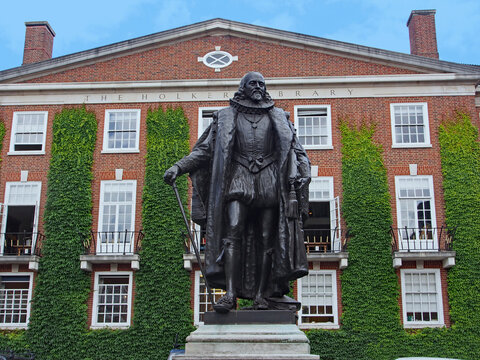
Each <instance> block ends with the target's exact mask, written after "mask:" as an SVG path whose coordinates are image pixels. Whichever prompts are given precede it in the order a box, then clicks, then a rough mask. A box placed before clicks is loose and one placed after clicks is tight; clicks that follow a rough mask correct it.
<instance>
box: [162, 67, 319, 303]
mask: <svg viewBox="0 0 480 360" xmlns="http://www.w3.org/2000/svg"><path fill="white" fill-rule="evenodd" d="M184 173H190V177H191V178H192V184H193V188H194V194H193V199H192V210H193V211H192V219H193V221H195V222H196V223H199V224H200V225H201V226H202V227H203V228H205V229H206V248H205V263H206V277H207V280H208V282H209V285H210V286H211V287H216V288H222V289H225V290H226V294H225V295H224V296H223V297H222V298H220V299H219V301H217V303H216V304H215V305H214V308H215V310H216V311H217V312H228V311H230V310H231V309H235V307H236V301H237V298H238V297H240V298H246V299H253V308H254V309H272V308H281V306H277V305H275V304H282V303H283V304H284V303H285V301H286V302H287V303H288V300H285V299H288V298H287V297H286V296H284V295H285V294H287V293H288V292H289V281H290V280H294V279H297V278H299V277H302V276H304V275H306V274H307V273H308V264H307V259H306V254H305V246H304V243H303V231H302V229H301V226H302V217H305V216H307V212H308V184H309V182H310V162H309V160H308V158H307V154H306V152H305V150H304V149H303V147H302V146H301V145H300V143H299V141H298V139H297V137H296V135H295V129H294V127H293V125H292V123H291V122H290V121H289V114H288V113H286V112H285V111H283V110H282V109H280V108H276V107H274V103H273V101H272V99H271V97H270V95H269V94H268V93H267V91H266V87H265V80H264V78H263V76H262V75H261V74H260V73H257V72H249V73H247V74H246V75H245V76H244V77H243V78H242V80H241V82H240V87H239V89H238V92H236V93H235V96H234V97H233V99H230V106H229V107H227V108H224V109H221V110H219V111H218V112H216V113H215V114H214V117H213V122H212V124H211V125H210V126H209V127H208V129H207V130H205V132H204V133H203V135H202V136H201V137H200V139H199V140H198V141H197V143H196V144H195V146H194V148H193V150H192V152H191V153H190V154H189V155H188V156H186V157H184V158H183V159H181V160H180V161H178V162H177V163H176V164H175V165H173V166H172V167H171V168H170V169H168V170H167V171H166V172H165V175H164V179H165V181H166V182H167V183H168V184H173V182H174V181H175V179H176V178H177V176H179V175H181V174H184Z"/></svg>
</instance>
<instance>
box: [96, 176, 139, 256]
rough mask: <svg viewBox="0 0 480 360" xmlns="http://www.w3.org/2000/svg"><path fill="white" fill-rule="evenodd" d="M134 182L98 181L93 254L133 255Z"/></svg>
mask: <svg viewBox="0 0 480 360" xmlns="http://www.w3.org/2000/svg"><path fill="white" fill-rule="evenodd" d="M136 188H137V182H136V180H126V181H102V183H101V185H100V211H99V223H98V231H99V234H98V237H97V238H98V239H99V240H98V244H97V252H101V253H113V254H115V253H117V254H118V253H125V252H132V251H133V243H134V242H133V238H134V236H135V235H134V231H135V201H136Z"/></svg>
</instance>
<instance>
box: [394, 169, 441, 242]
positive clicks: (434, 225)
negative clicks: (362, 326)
mask: <svg viewBox="0 0 480 360" xmlns="http://www.w3.org/2000/svg"><path fill="white" fill-rule="evenodd" d="M403 179H427V180H428V185H429V189H430V198H429V199H430V212H431V221H432V229H436V228H437V216H436V212H435V192H434V188H433V176H432V175H401V176H395V198H396V204H397V227H398V229H399V232H400V231H402V230H401V229H404V225H403V224H402V214H401V205H400V203H401V200H402V199H406V198H401V197H400V181H401V180H403ZM408 199H421V198H408ZM422 199H425V200H427V198H422ZM415 216H416V215H415ZM415 220H416V222H417V224H418V219H415ZM432 231H433V239H432V240H422V239H421V237H420V236H416V237H415V239H414V240H413V241H418V242H421V241H431V242H432V244H431V246H429V245H426V247H427V248H426V249H422V248H421V246H420V248H419V249H416V247H417V246H409V244H405V242H408V241H412V240H403V238H402V237H401V233H400V234H399V233H397V236H398V242H399V249H400V251H402V249H404V248H405V249H404V250H405V251H406V250H407V249H410V251H438V249H439V247H438V237H437V232H436V231H435V230H432ZM400 245H401V246H400ZM429 247H430V248H429ZM412 248H413V249H412Z"/></svg>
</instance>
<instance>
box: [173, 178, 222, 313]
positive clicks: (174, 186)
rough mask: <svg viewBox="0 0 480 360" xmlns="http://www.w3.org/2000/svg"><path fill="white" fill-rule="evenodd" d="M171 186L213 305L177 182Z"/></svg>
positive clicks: (210, 291)
mask: <svg viewBox="0 0 480 360" xmlns="http://www.w3.org/2000/svg"><path fill="white" fill-rule="evenodd" d="M172 188H173V191H174V192H175V197H176V198H177V201H178V207H179V208H180V211H181V212H182V216H183V221H185V226H186V227H187V232H188V237H189V238H190V242H191V244H192V245H193V250H194V252H195V257H196V258H197V262H198V266H199V267H200V272H201V273H202V276H203V280H204V281H205V287H206V288H207V294H208V300H209V301H210V303H211V304H212V307H213V305H215V301H214V300H213V295H212V289H211V288H210V286H209V285H208V281H207V277H206V276H205V268H204V267H203V264H202V261H201V259H200V252H199V251H198V247H197V243H196V242H195V240H194V239H193V235H192V232H191V231H190V226H188V220H187V215H185V210H184V209H183V204H182V200H181V199H180V194H179V193H178V188H177V184H176V183H175V182H174V183H173V185H172Z"/></svg>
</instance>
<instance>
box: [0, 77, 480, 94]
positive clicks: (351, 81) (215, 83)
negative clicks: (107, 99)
mask: <svg viewBox="0 0 480 360" xmlns="http://www.w3.org/2000/svg"><path fill="white" fill-rule="evenodd" d="M478 80H480V76H479V75H477V74H418V75H417V74H408V75H375V76H325V77H292V78H266V83H267V86H268V87H277V86H294V87H299V86H305V85H310V86H315V85H318V86H324V85H325V86H328V85H355V84H382V83H384V84H392V83H399V84H401V83H412V82H413V83H431V82H435V83H443V82H448V83H452V82H453V83H470V84H472V83H473V84H475V83H476V82H477V81H478ZM238 84H239V79H207V80H202V79H198V80H161V81H120V82H88V83H82V82H80V83H40V84H38V83H23V84H0V92H2V93H6V92H38V91H42V92H44V91H52V92H54V91H85V90H88V91H97V90H98V91H103V90H114V91H122V90H133V89H137V90H141V89H186V88H187V89H196V88H219V89H222V88H231V87H238Z"/></svg>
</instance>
